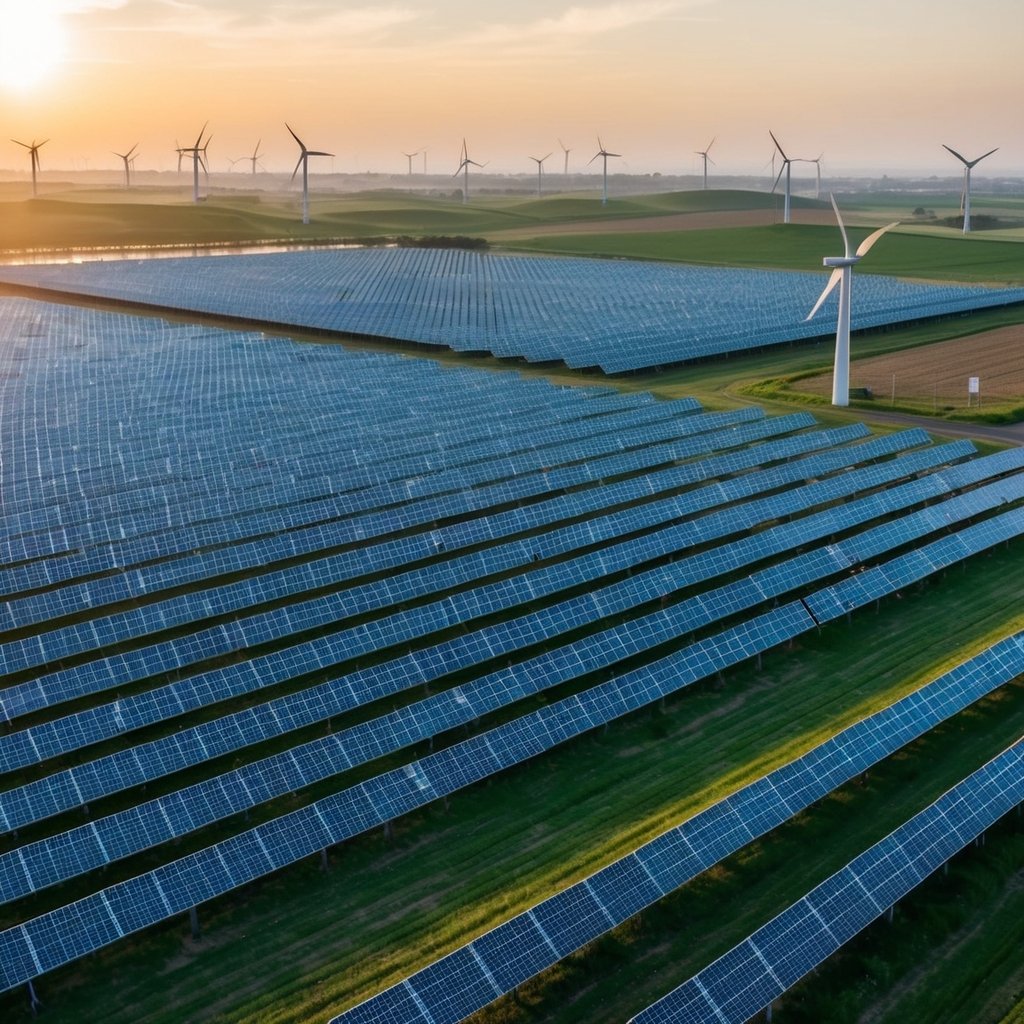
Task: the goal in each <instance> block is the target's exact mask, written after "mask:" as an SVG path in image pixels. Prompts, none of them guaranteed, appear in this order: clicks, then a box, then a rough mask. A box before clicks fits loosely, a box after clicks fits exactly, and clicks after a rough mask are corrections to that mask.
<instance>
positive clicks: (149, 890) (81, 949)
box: [0, 602, 813, 990]
mask: <svg viewBox="0 0 1024 1024" xmlns="http://www.w3.org/2000/svg"><path fill="white" fill-rule="evenodd" d="M810 628H813V621H812V620H811V618H810V616H809V615H808V614H807V612H806V611H805V610H804V609H803V607H802V605H800V603H799V602H794V603H792V604H788V605H784V606H782V607H780V608H777V609H774V610H773V611H771V612H768V613H767V614H764V615H761V616H758V617H757V618H755V619H752V620H750V621H748V622H744V623H742V624H741V625H739V626H736V627H733V628H732V629H729V630H726V631H724V632H723V633H720V634H717V635H715V636H714V637H710V638H708V639H707V640H703V641H700V642H698V643H696V644H693V645H691V646H690V647H688V648H686V649H685V650H684V651H682V652H680V653H679V654H678V655H677V656H676V657H675V658H673V659H672V660H671V664H667V663H665V664H663V665H662V666H661V667H660V668H659V669H658V670H653V669H652V668H650V667H648V668H647V669H645V670H644V671H643V672H634V673H631V674H629V675H627V676H622V677H620V678H618V679H616V680H615V681H614V685H613V684H611V683H609V684H605V685H604V686H602V687H599V688H597V689H596V690H595V691H592V692H591V695H590V696H589V697H588V698H587V699H584V697H583V696H579V697H573V698H570V699H569V700H566V701H560V702H558V703H557V704H553V705H549V706H547V707H544V708H541V709H539V710H538V711H536V712H534V713H532V714H530V715H526V716H523V717H521V718H518V719H516V720H515V721H513V722H510V723H508V724H507V725H503V726H498V727H497V728H495V729H492V730H490V731H488V732H487V733H484V734H481V735H479V736H476V737H473V738H472V739H469V740H466V741H464V742H462V743H460V744H457V745H456V746H453V747H450V748H448V749H446V750H442V751H439V752H437V753H435V754H431V755H428V756H427V757H425V758H422V759H420V760H419V761H417V762H414V763H412V764H408V765H405V766H403V767H401V768H398V769H395V770H394V771H391V772H388V773H386V774H384V775H381V776H378V777H376V778H375V779H373V780H366V781H364V782H362V783H360V784H358V785H357V786H355V787H352V788H351V789H348V790H344V791H342V792H339V793H336V794H334V795H332V796H329V797H325V798H324V799H322V800H318V801H316V802H314V803H312V804H309V805H307V806H306V807H303V808H301V809H299V810H297V811H294V812H292V813H290V814H286V815H283V816H282V817H280V818H276V819H274V820H273V821H270V822H267V823H265V824H263V825H259V826H256V827H255V828H253V829H250V830H248V831H246V832H244V833H240V834H239V835H236V836H233V837H232V838H230V839H228V840H225V841H223V842H220V843H217V844H215V845H214V846H211V847H207V848H206V849H204V850H201V851H198V852H197V853H194V854H191V855H188V856H185V857H182V858H179V859H178V860H176V861H173V862H171V863H168V864H165V865H163V866H161V867H159V868H156V869H154V870H152V871H149V872H146V873H145V874H142V875H139V876H136V877H135V878H132V879H129V880H127V881H125V882H122V883H117V884H115V885H112V886H108V887H107V888H105V889H102V890H100V891H99V892H97V893H94V894H93V895H90V896H87V897H85V898H83V899H81V900H78V901H76V902H75V903H72V904H69V905H68V906H64V907H60V908H58V909H57V910H54V911H52V912H50V913H48V914H44V915H41V916H39V917H36V918H33V919H31V920H29V921H25V922H22V923H20V924H18V925H15V926H14V927H12V928H8V929H6V930H5V931H3V932H0V990H4V989H8V988H11V987H13V986H15V985H18V984H20V983H22V982H24V981H26V980H29V979H31V978H34V977H36V976H37V975H39V974H41V973H44V972H45V971H48V970H52V969H53V968H55V967H58V966H60V965H61V964H64V963H68V962H70V961H71V960H74V959H77V958H78V957H80V956H84V955H85V954H86V953H88V952H90V951H92V950H95V949H99V948H102V947H103V946H105V945H107V944H108V943H111V942H115V941H117V940H118V939H120V938H123V937H124V936H125V935H128V934H131V933H132V932H134V931H137V930H139V929H140V928H144V927H147V926H148V925H151V924H155V923H156V922H158V921H162V920H164V919H166V918H168V917H172V916H174V915H175V914H178V913H182V912H184V911H185V910H187V909H189V908H190V907H192V906H195V905H196V904H198V903H201V902H203V901H205V900H207V899H211V898H213V897H214V896H216V895H219V894H221V893H225V892H229V891H230V890H231V889H234V888H237V887H238V886H240V885H244V884H246V883H247V882H250V881H252V880H253V879H255V878H258V877H260V876H262V875H264V874H266V873H267V872H270V871H274V870H276V869H277V868H280V867H283V866H284V865H286V864H290V863H293V862H295V861H296V860H299V859H300V858H302V857H305V856H308V855H309V854H311V853H315V852H316V851H317V850H321V849H324V848H325V847H327V846H331V845H333V844H335V843H338V842H341V841H342V840H343V839H345V838H347V837H349V836H352V835H357V834H359V833H360V832H362V831H364V830H366V829H368V828H372V827H374V826H375V825H379V824H381V823H383V822H385V821H388V820H391V819H392V818H395V817H397V816H398V815H400V814H403V813H405V812H406V811H408V810H411V809H412V808H414V807H417V806H421V805H422V804H423V803H427V802H430V801H432V800H436V799H438V798H439V797H441V796H442V795H444V794H445V793H450V792H454V791H455V790H456V789H459V788H461V787H462V786H465V785H468V784H470V783H471V782H474V781H478V780H479V779H482V778H485V777H486V776H487V775H489V774H492V773H493V772H496V771H501V770H502V769H504V768H506V767H508V766H509V765H510V764H514V763H516V762H517V761H520V760H523V759H524V758H527V757H532V756H535V755H536V754H538V753H540V752H541V751H543V750H546V749H549V748H550V747H552V746H554V745H556V744H558V743H561V742H563V741H564V740H566V739H568V738H569V737H571V736H575V735H579V734H580V733H581V732H583V731H586V730H588V729H591V728H594V727H596V726H598V725H601V724H603V723H604V722H606V721H611V720H612V719H614V718H616V717H618V716H619V715H621V714H624V713H626V712H628V711H630V710H633V709H635V708H636V707H639V706H642V705H643V704H644V703H648V702H650V701H653V700H656V699H658V697H659V696H661V695H662V693H667V692H671V691H672V690H674V689H677V688H678V687H679V686H682V685H685V684H686V683H688V682H692V681H693V680H695V679H699V678H703V677H705V676H706V675H708V674H711V673H713V672H715V671H718V670H721V669H723V668H726V667H728V666H729V665H733V664H736V663H737V662H740V661H743V660H745V659H747V658H750V657H752V656H753V655H755V654H756V653H757V652H758V651H762V650H767V649H769V648H771V647H774V646H777V645H778V644H780V643H783V642H785V641H786V640H788V639H790V638H791V637H793V636H795V635H797V634H798V633H801V632H804V631H805V630H807V629H810Z"/></svg>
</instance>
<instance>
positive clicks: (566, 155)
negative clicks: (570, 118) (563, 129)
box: [558, 139, 572, 175]
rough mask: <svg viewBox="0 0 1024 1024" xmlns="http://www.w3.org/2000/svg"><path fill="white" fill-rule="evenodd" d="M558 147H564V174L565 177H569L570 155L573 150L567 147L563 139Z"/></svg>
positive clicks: (559, 141)
mask: <svg viewBox="0 0 1024 1024" xmlns="http://www.w3.org/2000/svg"><path fill="white" fill-rule="evenodd" d="M558 145H559V146H561V147H562V152H563V153H564V154H565V161H564V163H563V165H562V173H563V174H565V175H568V174H569V154H570V153H571V152H572V150H571V149H570V148H569V147H568V146H566V144H565V143H564V142H563V141H562V140H561V139H559V140H558Z"/></svg>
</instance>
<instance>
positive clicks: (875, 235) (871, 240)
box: [854, 220, 900, 256]
mask: <svg viewBox="0 0 1024 1024" xmlns="http://www.w3.org/2000/svg"><path fill="white" fill-rule="evenodd" d="M899 223H900V222H899V221H898V220H894V221H893V222H892V223H891V224H886V225H885V227H884V228H879V229H878V230H877V231H872V232H871V234H870V235H868V237H867V238H865V239H864V241H863V242H861V243H860V245H858V246H857V251H856V252H855V253H854V255H855V256H863V255H864V254H865V253H866V252H867V251H868V249H870V248H871V246H873V245H874V244H875V242H877V241H878V240H879V239H880V238H881V237H882V235H884V234H885V233H886V231H891V230H892V229H893V228H895V227H899Z"/></svg>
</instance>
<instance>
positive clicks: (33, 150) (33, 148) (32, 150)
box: [11, 139, 50, 195]
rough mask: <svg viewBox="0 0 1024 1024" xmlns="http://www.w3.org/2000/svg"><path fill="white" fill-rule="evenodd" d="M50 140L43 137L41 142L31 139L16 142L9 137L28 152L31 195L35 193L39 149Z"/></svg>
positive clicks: (15, 140)
mask: <svg viewBox="0 0 1024 1024" xmlns="http://www.w3.org/2000/svg"><path fill="white" fill-rule="evenodd" d="M49 141H50V140H49V139H43V141H42V142H36V140H35V139H33V140H32V141H31V142H30V143H29V142H18V140H17V139H11V142H13V143H14V144H15V145H16V146H23V147H24V148H25V149H27V150H28V152H29V157H30V159H31V161H32V195H36V194H37V192H36V174H37V173H38V172H39V150H41V149H42V148H43V146H45V145H46V144H47V143H48V142H49Z"/></svg>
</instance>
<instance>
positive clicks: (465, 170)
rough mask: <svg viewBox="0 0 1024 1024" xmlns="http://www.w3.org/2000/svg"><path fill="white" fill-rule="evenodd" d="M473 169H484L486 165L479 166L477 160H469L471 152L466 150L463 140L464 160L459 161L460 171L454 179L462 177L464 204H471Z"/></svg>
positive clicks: (457, 171) (456, 172)
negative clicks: (471, 174)
mask: <svg viewBox="0 0 1024 1024" xmlns="http://www.w3.org/2000/svg"><path fill="white" fill-rule="evenodd" d="M470 166H473V167H484V166H485V165H484V164H478V163H477V162H476V161H475V160H471V159H470V158H469V150H468V149H467V148H466V140H465V139H463V140H462V159H461V160H460V161H459V166H458V169H457V170H456V171H455V173H454V174H453V175H452V177H453V178H457V177H458V176H459V174H461V175H462V202H463V203H468V202H469V168H470Z"/></svg>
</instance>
